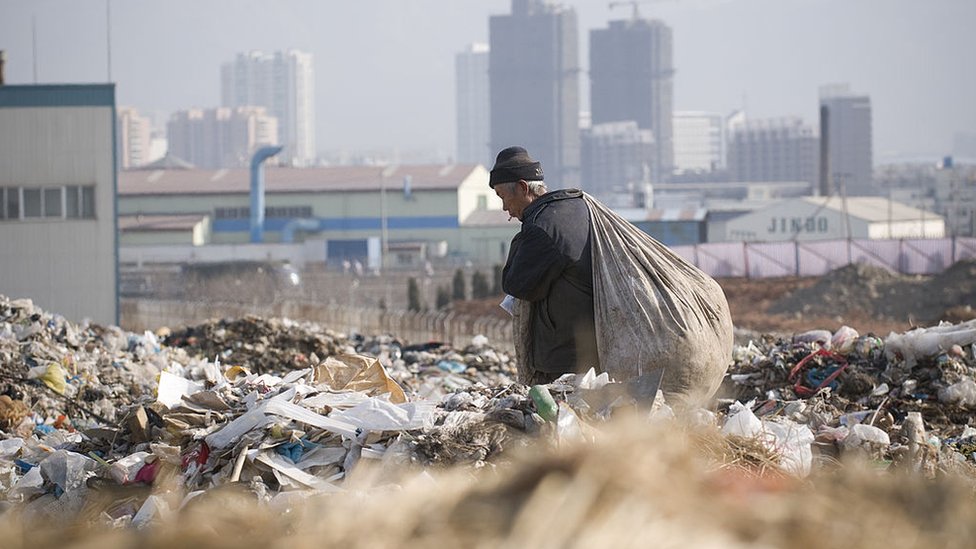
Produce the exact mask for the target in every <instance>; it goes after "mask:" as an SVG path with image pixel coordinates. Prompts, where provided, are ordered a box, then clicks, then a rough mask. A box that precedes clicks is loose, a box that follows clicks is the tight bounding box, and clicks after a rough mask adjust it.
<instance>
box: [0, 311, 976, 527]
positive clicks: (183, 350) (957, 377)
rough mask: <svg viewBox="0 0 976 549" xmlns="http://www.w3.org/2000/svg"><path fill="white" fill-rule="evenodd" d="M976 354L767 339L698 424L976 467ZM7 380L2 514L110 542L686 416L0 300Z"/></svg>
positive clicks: (616, 396)
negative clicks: (229, 502)
mask: <svg viewBox="0 0 976 549" xmlns="http://www.w3.org/2000/svg"><path fill="white" fill-rule="evenodd" d="M974 344H976V321H973V322H969V323H964V324H959V325H947V326H940V327H935V328H929V329H919V330H915V331H912V332H908V333H905V334H891V335H889V337H888V338H886V339H884V340H882V339H881V338H878V337H875V336H871V335H868V336H860V335H859V334H857V333H856V332H855V331H854V330H852V329H850V328H846V327H845V328H843V329H841V330H839V331H838V332H837V333H830V332H822V331H814V332H808V333H804V334H799V335H797V336H795V337H794V338H792V339H789V340H786V339H775V338H772V337H763V338H762V339H760V340H758V341H755V342H750V343H749V344H748V345H746V346H742V347H737V348H736V350H735V356H734V364H733V366H732V368H731V369H730V375H729V378H728V382H727V386H726V389H727V391H726V395H725V396H727V397H728V398H726V399H724V400H722V401H720V402H721V406H720V409H719V413H718V414H715V413H713V412H709V411H706V410H698V411H693V412H692V413H691V414H690V416H691V417H690V418H688V419H689V420H691V421H692V422H694V423H696V424H698V425H699V426H703V425H704V426H705V427H706V428H710V429H712V430H713V431H716V432H717V431H718V429H721V432H722V433H723V435H724V439H723V440H726V441H727V443H726V444H727V445H728V447H729V448H731V449H732V451H733V452H738V453H739V455H740V456H745V457H746V458H750V457H752V458H755V457H756V456H758V455H759V454H762V459H763V460H764V463H771V464H772V465H773V466H774V467H775V468H777V470H779V471H783V472H785V473H788V474H794V475H798V476H804V475H806V474H808V473H809V472H810V470H811V468H813V467H815V466H821V465H825V464H827V463H828V462H829V460H833V459H836V458H838V457H843V456H844V455H846V454H863V455H868V456H870V457H872V458H873V459H876V460H878V462H879V463H884V464H888V463H896V464H901V463H909V464H911V465H912V467H913V469H914V470H921V471H924V472H926V473H930V474H935V472H937V471H944V470H948V469H951V468H953V467H957V468H958V467H963V466H967V465H966V464H968V463H972V462H973V461H974V460H976V429H973V426H971V425H970V424H969V423H970V417H971V416H972V413H971V409H972V408H973V407H976V381H974V379H976V348H974ZM0 381H2V383H3V385H2V390H0V393H2V395H0V501H2V502H4V505H8V506H9V505H14V506H17V507H18V508H19V509H22V510H23V511H24V512H25V513H26V515H27V516H28V517H39V518H53V517H60V518H63V517H72V516H80V517H85V518H86V519H87V520H89V521H93V522H101V523H105V524H110V525H113V526H126V525H134V526H136V527H141V526H145V525H147V524H150V523H151V522H153V521H154V520H155V519H157V518H160V517H162V516H165V515H166V514H168V513H170V512H171V511H174V510H177V509H181V508H183V506H185V505H187V504H188V503H189V502H190V501H192V500H194V499H195V498H197V497H199V496H201V495H203V494H206V493H208V492H209V491H212V490H219V489H224V488H227V487H236V489H240V490H244V491H246V492H247V493H248V494H251V495H252V496H253V497H254V498H256V499H257V500H258V501H262V502H267V503H269V504H281V505H284V506H287V505H289V502H293V501H295V500H296V498H304V497H307V496H308V495H312V494H322V493H325V494H327V493H332V492H337V491H343V490H345V489H346V488H345V483H346V481H347V480H348V479H349V478H350V475H355V474H356V471H358V470H360V469H361V468H365V469H377V468H378V469H380V470H386V469H390V470H393V469H396V468H397V466H406V467H413V468H420V469H422V470H423V469H426V468H429V467H442V466H451V467H454V468H471V469H489V470H490V469H493V468H495V467H497V466H499V465H500V464H502V463H504V462H505V459H506V458H505V456H506V455H510V452H511V450H512V449H514V448H517V447H526V446H530V445H538V444H544V445H559V444H562V442H563V441H567V440H587V439H590V438H592V436H593V431H594V429H595V428H597V426H598V425H599V424H600V423H601V422H603V421H606V420H608V419H609V418H611V417H613V416H615V415H617V414H619V413H621V412H623V411H627V412H637V413H640V414H644V415H645V417H648V418H650V419H651V420H654V421H667V420H670V419H673V418H674V412H672V411H671V409H670V408H669V407H668V405H667V403H666V402H665V400H664V398H663V395H661V394H660V393H659V392H658V393H657V395H656V398H653V399H651V398H649V397H651V396H654V395H653V393H651V394H645V393H643V392H641V391H643V390H644V388H642V387H637V386H635V385H634V384H627V383H616V382H614V381H613V380H610V379H609V378H608V377H607V375H606V374H600V375H597V374H595V373H594V372H592V371H590V372H587V373H586V374H582V375H574V374H567V375H565V376H563V377H561V378H559V379H557V380H556V381H554V382H553V383H551V384H548V385H537V386H533V387H527V386H525V385H521V384H519V383H517V382H516V381H515V365H514V364H513V360H512V359H511V357H509V356H508V355H507V354H506V353H504V352H502V351H499V350H497V349H495V348H493V347H492V346H491V345H490V344H489V342H488V341H487V340H486V339H485V338H484V337H482V336H478V337H475V338H474V339H473V340H472V341H471V343H470V345H468V346H466V347H464V348H461V349H456V348H453V347H451V346H449V345H445V344H443V343H439V342H425V343H417V344H408V343H406V342H402V341H399V340H397V339H396V338H395V337H394V336H391V335H385V336H376V337H365V336H359V335H353V336H348V337H347V336H345V335H343V334H339V333H335V332H330V331H328V330H324V329H322V328H321V327H319V326H317V325H314V324H310V323H297V322H292V321H289V320H277V319H273V320H264V319H260V318H257V317H245V318H243V319H237V320H221V321H211V322H208V323H205V324H202V325H200V326H194V327H188V328H184V329H181V330H178V331H173V332H170V331H168V330H164V331H161V332H159V333H157V334H154V333H152V332H146V333H144V334H132V333H127V332H124V331H122V330H121V329H119V328H117V327H107V328H106V327H101V326H97V325H93V324H85V325H74V324H72V323H70V322H67V321H66V320H65V319H63V318H61V317H59V316H57V315H52V314H49V313H46V312H44V311H42V310H40V309H39V308H38V307H35V306H34V305H33V304H32V303H31V302H30V301H29V300H10V299H7V298H5V297H3V296H0ZM650 402H653V404H650ZM720 426H721V427H720ZM747 454H748V455H747ZM746 461H748V459H746ZM754 461H755V460H754ZM370 463H372V464H376V465H379V467H371V466H369V465H368V464H370ZM364 464H366V465H364Z"/></svg>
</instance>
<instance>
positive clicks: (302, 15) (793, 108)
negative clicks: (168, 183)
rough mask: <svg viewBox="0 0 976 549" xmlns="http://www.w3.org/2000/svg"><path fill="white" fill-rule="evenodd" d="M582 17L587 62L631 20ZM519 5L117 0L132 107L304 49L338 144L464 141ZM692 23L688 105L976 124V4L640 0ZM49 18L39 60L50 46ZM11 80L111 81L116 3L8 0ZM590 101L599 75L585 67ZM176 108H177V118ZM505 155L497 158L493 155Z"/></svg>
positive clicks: (686, 33)
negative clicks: (863, 108) (466, 73)
mask: <svg viewBox="0 0 976 549" xmlns="http://www.w3.org/2000/svg"><path fill="white" fill-rule="evenodd" d="M563 4H566V5H569V6H572V7H574V8H575V9H576V11H577V13H578V16H579V30H580V51H579V56H580V62H581V64H582V66H583V68H584V70H586V69H587V68H588V67H587V65H588V62H589V59H588V50H587V47H588V38H589V31H590V30H591V29H593V28H602V27H605V26H606V24H607V21H609V20H611V19H624V18H628V17H630V15H631V7H630V6H622V7H618V8H617V9H613V10H611V9H610V8H609V5H608V4H609V3H608V2H606V1H590V0H575V1H566V2H563ZM509 11H510V1H509V0H487V1H478V2H475V1H468V0H465V1H457V0H453V1H452V0H368V1H361V2H342V3H338V2H315V1H313V0H282V1H279V2H274V3H269V2H257V1H254V0H210V1H207V2H190V1H187V0H171V1H168V2H158V1H150V0H132V1H125V2H121V1H118V0H115V1H113V2H112V3H111V24H112V32H111V46H112V47H111V73H112V74H111V76H112V80H113V81H115V82H117V83H118V88H117V101H118V104H119V105H129V106H133V107H136V108H137V109H139V110H140V111H141V112H143V113H144V114H154V115H156V116H157V117H165V116H168V114H169V113H170V112H171V111H173V110H176V109H182V108H190V107H203V108H207V107H215V106H218V105H219V103H220V65H221V64H222V63H225V62H227V61H230V60H231V59H232V58H233V56H234V55H235V54H236V53H238V52H244V51H249V50H264V51H275V50H283V49H288V48H296V49H300V50H303V51H308V52H310V53H312V54H313V56H314V59H315V75H316V78H315V88H316V91H315V97H316V108H315V110H316V121H315V123H316V129H317V141H318V149H319V150H320V151H327V150H336V149H347V150H359V149H367V148H394V147H396V148H399V149H400V150H403V151H411V150H420V149H424V150H428V149H430V150H436V151H440V153H442V154H443V155H444V156H445V157H452V156H453V152H454V139H455V126H454V116H455V113H454V56H455V54H456V53H457V52H459V51H461V50H462V49H464V47H465V46H466V45H467V44H469V43H471V42H487V38H488V17H489V16H490V15H493V14H503V13H508V12H509ZM640 11H641V15H642V16H645V17H650V18H656V19H661V20H663V21H664V22H665V23H667V24H668V25H670V26H671V27H672V28H673V29H674V56H675V59H674V64H675V66H676V68H677V72H676V74H675V90H674V94H675V95H674V108H675V109H676V110H705V111H714V112H719V113H723V114H728V113H729V112H731V111H732V110H735V109H739V108H743V107H744V108H745V110H746V112H747V114H748V115H749V116H750V117H753V118H765V117H780V116H791V115H799V116H802V117H803V118H804V119H805V120H806V121H807V123H809V124H811V125H814V126H816V123H817V113H816V111H817V93H818V87H819V86H821V85H824V84H830V83H837V82H847V83H850V85H851V88H852V90H853V91H854V92H857V93H862V94H867V95H869V96H870V97H871V102H872V109H873V126H874V149H875V159H876V162H877V163H883V162H885V161H890V160H892V159H901V158H910V157H928V158H933V157H938V156H941V155H943V154H949V153H951V151H952V144H953V137H954V134H955V133H956V132H963V131H965V132H976V101H973V99H972V98H973V97H976V72H974V71H973V70H972V69H971V66H972V60H971V52H972V51H973V50H974V49H976V44H974V42H976V41H974V39H973V38H971V28H972V23H973V22H974V21H976V2H973V1H972V0H929V1H928V2H918V1H909V0H687V1H684V0H674V1H670V2H669V1H663V2H651V3H642V4H640ZM32 20H33V21H34V22H35V24H34V25H33V26H34V28H35V29H36V34H35V36H36V54H37V55H36V58H35V56H34V55H33V51H34V48H33V46H32ZM0 49H4V50H6V51H7V67H6V77H7V82H8V83H10V84H21V83H31V82H33V81H34V72H35V67H36V76H37V82H38V83H66V82H67V83H72V82H104V81H106V80H107V78H108V56H107V54H106V51H107V50H106V9H105V1H104V0H74V1H68V0H35V1H21V0H0ZM581 93H582V97H583V101H582V105H581V106H582V108H584V109H588V103H589V102H588V96H589V80H588V78H587V77H586V75H585V74H584V75H582V78H581ZM164 121H165V118H162V119H160V120H159V122H164ZM490 160H491V159H485V162H486V163H490Z"/></svg>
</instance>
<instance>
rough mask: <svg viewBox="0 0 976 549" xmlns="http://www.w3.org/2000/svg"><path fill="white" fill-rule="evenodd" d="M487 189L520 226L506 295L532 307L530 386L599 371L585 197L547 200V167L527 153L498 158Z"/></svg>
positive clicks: (508, 152) (550, 195)
mask: <svg viewBox="0 0 976 549" xmlns="http://www.w3.org/2000/svg"><path fill="white" fill-rule="evenodd" d="M489 185H490V186H491V187H492V188H493V189H494V190H495V194H497V195H498V197H499V198H501V199H502V204H503V207H504V209H505V211H506V212H508V214H509V215H511V216H512V217H515V218H518V219H519V220H520V221H522V230H521V231H519V233H518V234H517V235H516V236H515V238H514V239H513V240H512V246H511V249H510V250H509V254H508V261H507V263H506V264H505V269H504V270H503V271H502V289H503V290H504V291H505V293H507V294H509V295H512V296H515V297H517V298H519V299H523V300H525V301H528V302H531V303H532V308H531V319H530V323H529V332H530V334H531V337H530V349H528V352H530V353H531V358H532V360H531V363H532V364H533V365H534V372H533V373H532V376H533V379H530V380H527V381H529V382H530V383H533V384H534V383H548V382H550V381H552V380H554V379H555V378H557V377H559V376H560V375H562V374H565V373H568V372H581V371H585V370H587V369H589V368H590V367H594V368H596V369H597V370H600V367H599V359H598V357H597V348H596V331H595V324H594V316H593V267H592V260H591V252H590V224H589V221H588V220H589V212H588V209H587V205H586V203H585V202H584V200H583V193H582V192H581V191H579V190H576V189H566V190H559V191H552V192H547V190H546V185H545V183H544V182H543V172H542V166H541V165H540V164H539V162H536V161H535V160H533V159H532V157H530V156H529V154H528V152H526V150H525V149H523V148H522V147H509V148H507V149H505V150H503V151H501V152H500V153H498V157H497V159H496V161H495V166H494V167H493V168H492V170H491V177H490V179H489Z"/></svg>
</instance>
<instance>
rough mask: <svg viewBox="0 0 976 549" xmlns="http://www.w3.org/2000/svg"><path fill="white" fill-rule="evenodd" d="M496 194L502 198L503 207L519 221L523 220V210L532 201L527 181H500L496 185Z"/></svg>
mask: <svg viewBox="0 0 976 549" xmlns="http://www.w3.org/2000/svg"><path fill="white" fill-rule="evenodd" d="M495 194H496V195H498V198H501V199H502V209H503V210H505V211H506V212H508V215H510V216H512V217H515V218H517V219H518V220H519V221H521V220H522V211H523V210H525V207H526V206H528V205H529V204H531V203H532V197H531V196H530V195H529V185H528V184H527V183H526V182H525V181H515V182H512V183H499V184H497V185H495Z"/></svg>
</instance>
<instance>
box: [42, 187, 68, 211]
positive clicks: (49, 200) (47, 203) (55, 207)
mask: <svg viewBox="0 0 976 549" xmlns="http://www.w3.org/2000/svg"><path fill="white" fill-rule="evenodd" d="M62 190H63V187H56V188H47V189H44V200H43V202H44V217H61V211H62V209H63V208H62V204H61V191H62Z"/></svg>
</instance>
